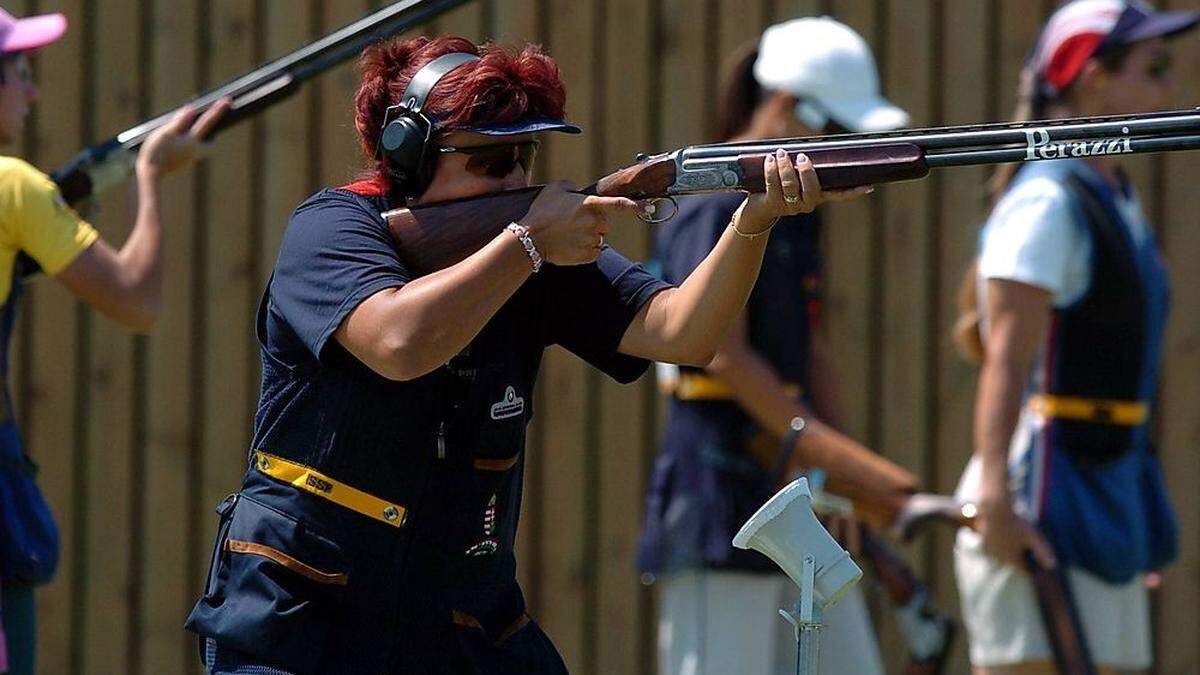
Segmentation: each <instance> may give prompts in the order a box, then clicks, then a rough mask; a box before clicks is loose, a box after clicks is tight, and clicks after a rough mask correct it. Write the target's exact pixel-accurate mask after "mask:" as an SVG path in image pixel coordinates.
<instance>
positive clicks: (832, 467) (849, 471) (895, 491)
mask: <svg viewBox="0 0 1200 675" xmlns="http://www.w3.org/2000/svg"><path fill="white" fill-rule="evenodd" d="M707 370H708V371H709V372H710V373H712V374H714V375H716V376H718V377H720V378H721V380H722V381H723V382H725V384H726V385H727V386H728V387H729V388H730V389H731V390H732V391H733V394H734V397H735V398H736V399H737V401H738V403H739V404H740V405H741V406H742V408H743V409H744V410H746V412H747V413H748V414H749V415H750V416H751V417H752V418H753V419H754V421H755V422H757V423H758V425H759V426H760V427H762V428H763V429H764V430H766V431H767V432H768V433H769V434H770V435H771V436H773V437H775V438H782V437H783V436H784V435H785V434H786V433H787V431H788V424H789V423H790V422H791V420H792V418H794V417H803V418H804V421H805V423H806V426H805V429H804V433H803V434H801V435H800V437H799V438H798V439H797V441H796V448H795V452H794V453H793V454H792V463H791V466H790V467H789V468H790V469H792V470H798V469H806V468H812V467H816V468H820V469H823V470H825V471H826V473H827V475H828V477H829V489H830V491H832V492H837V493H838V494H842V495H845V496H847V497H850V498H852V499H855V500H856V502H857V506H858V508H859V510H861V511H862V513H863V514H864V515H865V516H866V517H868V518H869V519H871V520H872V521H873V522H876V523H878V524H881V525H882V524H887V523H888V522H890V520H891V518H892V515H893V514H894V513H895V512H896V511H897V510H899V509H900V508H901V507H902V506H903V505H904V503H905V500H906V499H907V497H908V494H909V493H910V492H911V491H912V490H913V489H915V488H916V486H917V480H916V477H915V476H913V475H912V474H911V473H909V472H908V471H905V470H904V469H902V468H901V467H899V466H897V465H895V464H893V463H891V462H889V461H888V460H886V459H884V458H883V457H881V456H879V455H878V454H876V453H875V452H873V451H871V450H870V449H869V448H867V447H866V446H864V445H862V444H861V443H859V442H857V441H855V440H854V439H852V438H850V437H849V436H846V435H845V434H843V433H841V432H840V431H838V430H837V429H835V428H833V427H832V426H830V425H828V424H826V423H825V422H823V421H822V420H821V419H819V418H818V417H817V416H816V415H814V414H813V411H812V410H811V409H809V408H808V406H805V405H804V404H803V403H801V402H800V401H798V400H797V399H796V398H795V397H793V396H791V395H790V394H788V392H787V389H786V387H785V383H784V382H783V381H782V380H781V379H780V378H779V375H778V373H777V372H776V371H775V369H774V368H773V367H771V365H770V364H769V363H767V361H766V360H765V359H763V358H762V357H761V356H760V355H759V354H758V353H756V352H755V351H754V350H753V348H752V347H750V345H749V343H748V342H747V341H746V328H745V321H744V320H739V321H737V322H736V324H735V327H734V329H733V330H732V331H730V335H729V338H728V339H726V341H725V344H724V345H722V346H721V349H720V350H719V351H718V352H717V355H716V357H714V358H713V360H712V362H711V363H710V364H709V365H708V368H707ZM775 450H776V447H775V446H774V445H770V446H766V447H764V448H762V449H760V450H759V452H761V453H762V456H759V457H757V459H758V460H759V462H760V463H761V464H763V465H764V466H771V465H773V464H774V462H775V456H774V452H775Z"/></svg>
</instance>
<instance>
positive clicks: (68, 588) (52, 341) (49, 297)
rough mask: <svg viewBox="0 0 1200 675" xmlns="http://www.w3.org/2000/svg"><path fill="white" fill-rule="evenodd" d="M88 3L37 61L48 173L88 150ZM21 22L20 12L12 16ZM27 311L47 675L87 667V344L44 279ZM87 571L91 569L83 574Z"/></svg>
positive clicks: (76, 7) (37, 117) (76, 319)
mask: <svg viewBox="0 0 1200 675" xmlns="http://www.w3.org/2000/svg"><path fill="white" fill-rule="evenodd" d="M83 5H84V0H72V1H70V2H61V3H57V5H56V9H57V10H58V11H61V12H62V13H63V14H65V15H66V16H67V21H68V23H69V24H70V26H71V29H70V30H69V31H68V32H67V34H66V36H65V37H64V38H63V39H62V41H60V42H59V43H57V44H55V45H53V46H52V47H48V48H46V49H42V50H40V51H39V52H38V53H37V56H36V57H35V59H34V64H35V68H36V71H37V78H38V88H39V90H40V91H41V100H42V105H40V106H38V107H37V108H36V109H35V111H34V113H33V117H34V123H35V126H36V142H35V145H36V147H37V151H38V153H37V155H36V156H35V157H33V158H31V159H32V161H33V162H34V163H35V164H37V165H38V166H39V167H40V168H41V169H43V170H45V171H50V170H53V169H54V168H57V167H59V166H61V165H63V164H64V163H66V162H67V160H69V159H70V158H71V156H72V155H74V153H76V152H77V151H78V150H79V148H80V147H81V145H82V143H83V142H84V140H85V139H84V132H85V130H84V125H83V111H84V110H86V109H87V108H88V101H87V100H85V97H84V95H83V93H82V92H83V91H84V87H83V83H84V81H85V79H86V78H87V76H88V75H87V73H85V72H84V71H83V69H81V68H80V64H81V63H82V62H83V61H82V56H83V54H84V53H85V51H86V41H85V27H84V22H83V16H84V6H83ZM11 10H12V11H13V12H16V13H20V11H21V10H20V9H18V8H15V7H14V8H11ZM27 290H28V296H27V298H26V302H25V305H24V307H23V308H22V311H24V312H27V313H28V314H29V315H30V317H31V321H30V323H31V324H32V331H31V332H32V335H31V341H30V345H31V346H30V349H29V350H28V351H27V352H26V353H25V358H26V359H28V361H29V364H28V366H27V369H28V373H29V379H28V381H27V383H26V393H27V397H25V398H24V399H22V400H18V401H17V402H16V403H17V405H18V406H19V407H20V408H21V409H22V417H23V419H22V421H23V422H24V423H25V424H24V427H23V428H22V430H21V431H22V434H23V435H24V438H25V447H26V450H27V451H28V452H29V453H30V454H31V455H32V456H33V457H34V458H35V459H36V460H37V462H38V463H39V464H40V465H41V467H42V468H41V472H40V473H39V475H38V477H39V483H40V485H41V488H42V490H43V492H44V493H45V495H46V499H47V500H48V502H49V503H50V508H51V509H52V510H53V512H54V516H55V519H56V521H57V522H58V528H59V537H60V541H61V546H62V552H61V557H60V559H59V567H58V574H57V576H56V577H55V579H54V580H53V581H52V582H51V583H50V584H48V585H46V586H44V587H42V588H39V589H38V591H37V605H38V607H37V613H38V652H37V663H38V667H39V669H40V670H41V672H46V673H66V672H70V669H71V666H72V663H79V662H81V661H82V658H81V654H80V650H79V643H78V642H77V641H76V637H77V634H76V630H77V628H78V625H79V624H78V619H77V618H76V617H81V616H82V612H81V611H80V609H81V603H80V602H79V600H80V598H81V597H82V584H83V582H84V580H83V578H82V576H83V575H81V574H78V573H77V572H79V571H80V569H79V568H80V566H79V564H78V563H79V562H80V561H81V560H86V558H82V557H81V556H80V555H79V548H80V547H79V544H80V543H82V535H83V532H82V530H81V529H80V528H78V527H77V525H78V515H79V510H78V508H77V506H78V504H77V500H78V499H80V498H81V496H82V491H81V490H80V489H78V488H79V487H80V485H79V483H80V482H81V481H80V480H79V478H80V477H81V474H80V468H81V466H80V464H79V462H78V454H79V453H78V450H79V449H80V446H79V444H78V443H77V440H78V438H79V424H80V410H79V407H78V401H79V398H78V396H77V393H78V391H79V389H78V388H79V386H80V385H81V382H82V379H83V378H82V377H80V376H79V373H80V365H81V364H82V362H83V361H82V356H83V349H84V346H83V345H82V344H81V343H80V326H81V324H80V309H79V306H80V303H79V302H78V301H76V300H75V299H74V296H72V295H71V293H70V292H69V291H67V290H66V288H65V287H63V286H62V285H60V284H58V283H56V282H54V281H53V280H50V279H46V278H41V279H39V280H38V281H36V282H34V283H32V284H30V285H29V286H27ZM83 571H86V570H83Z"/></svg>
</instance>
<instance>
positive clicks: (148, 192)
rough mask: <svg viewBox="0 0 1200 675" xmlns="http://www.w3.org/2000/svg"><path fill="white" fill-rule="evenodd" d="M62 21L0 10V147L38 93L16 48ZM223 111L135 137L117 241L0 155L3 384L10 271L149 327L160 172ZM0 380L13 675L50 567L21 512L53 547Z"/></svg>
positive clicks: (45, 39)
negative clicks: (42, 279)
mask: <svg viewBox="0 0 1200 675" xmlns="http://www.w3.org/2000/svg"><path fill="white" fill-rule="evenodd" d="M66 27H67V21H66V18H65V17H63V16H62V15H61V14H47V15H43V16H35V17H29V18H23V19H17V18H14V17H13V16H11V15H10V14H8V13H7V12H5V11H4V10H3V9H0V146H10V145H12V144H13V143H14V142H16V141H17V140H18V139H19V138H21V135H22V132H23V130H24V127H25V119H26V117H27V116H28V115H29V111H30V106H31V105H32V104H33V103H34V102H35V101H37V99H38V89H37V86H36V85H35V84H34V83H33V80H32V77H31V75H30V69H29V61H28V52H30V51H31V50H34V49H37V48H39V47H42V46H45V45H48V44H50V43H52V42H54V41H56V40H58V39H59V38H60V37H62V35H63V33H64V32H65V31H66ZM227 109H228V102H227V101H222V102H221V103H219V104H217V105H215V106H213V107H212V108H210V109H209V110H208V111H206V112H205V113H204V114H202V115H201V114H198V113H197V111H195V110H193V109H191V108H188V107H184V108H182V109H180V110H179V112H177V113H176V114H175V117H174V118H173V119H172V121H171V122H170V123H169V124H167V125H166V126H164V127H163V128H162V129H160V130H158V131H156V132H155V133H154V134H152V135H151V136H150V137H149V138H147V139H146V141H145V143H143V145H142V147H141V151H140V152H139V154H138V157H137V163H136V172H135V173H136V179H135V180H136V187H137V199H136V203H137V215H136V217H135V220H134V224H133V228H132V230H131V231H130V233H129V237H128V238H127V239H126V241H125V243H124V244H123V245H122V246H121V247H120V248H115V247H113V246H110V245H109V244H108V243H107V242H105V241H104V239H103V238H101V236H100V234H99V233H98V232H97V231H96V230H95V228H93V227H92V226H91V225H90V224H88V223H87V222H86V221H85V220H83V219H82V218H81V217H80V216H79V215H78V214H77V213H76V212H75V211H74V210H73V209H71V208H70V207H69V206H68V205H67V204H66V202H65V201H64V200H63V198H62V195H61V194H60V193H59V190H58V188H57V186H55V184H54V182H53V181H51V180H50V178H49V177H48V176H47V175H46V174H44V173H42V172H41V171H39V170H37V169H36V168H34V167H33V166H31V165H30V164H29V163H27V162H25V161H24V160H21V159H19V158H17V157H4V156H0V378H2V379H3V381H4V382H7V380H8V377H7V375H8V344H9V339H10V336H11V333H12V327H13V324H14V317H15V316H16V308H17V304H18V301H19V299H20V296H21V286H22V279H23V278H24V277H26V276H27V275H28V274H29V273H30V272H31V271H33V270H36V269H37V268H40V269H41V271H42V272H44V273H45V274H46V275H47V276H50V277H52V278H54V279H55V280H56V281H58V282H60V283H62V284H63V285H64V286H66V287H67V288H68V289H70V290H71V292H72V293H74V294H75V295H76V296H78V297H79V298H82V299H83V300H85V301H87V302H88V304H90V305H91V306H93V307H95V308H96V309H98V310H100V311H101V312H102V313H103V314H105V315H107V316H109V317H111V318H112V319H114V320H116V321H117V322H119V323H120V324H121V325H123V326H126V327H128V328H130V329H131V330H135V331H146V330H149V329H150V328H152V327H153V326H154V322H155V320H156V318H157V316H158V312H159V306H160V303H161V297H162V293H161V287H162V265H161V260H162V237H163V231H162V230H163V228H162V223H161V219H160V215H159V183H160V180H161V178H162V177H163V176H164V175H166V174H168V173H170V172H172V171H175V170H177V169H179V168H182V167H183V166H186V165H187V164H189V163H190V162H192V161H193V160H194V159H195V157H196V155H197V150H198V148H199V145H200V141H201V140H202V139H203V138H205V137H206V136H207V135H208V133H209V132H210V131H211V130H212V129H213V128H214V126H215V124H216V122H217V120H218V119H219V118H220V116H221V115H222V114H223V113H224V111H225V110H227ZM34 263H36V265H35V264H34ZM5 389H6V387H4V388H0V393H3V394H4V395H3V397H2V400H0V515H2V516H3V519H2V520H0V590H2V598H0V608H2V610H3V620H4V628H5V633H6V635H5V643H6V646H7V652H8V672H9V673H10V674H16V675H21V674H24V673H33V672H34V671H35V668H34V646H35V643H36V631H35V626H36V617H35V614H34V603H33V590H32V589H33V586H34V585H35V584H37V583H41V582H44V581H46V580H47V579H46V577H47V576H48V575H49V574H50V573H52V570H53V564H52V563H51V564H50V565H48V566H47V565H45V564H40V565H39V564H37V559H36V557H30V556H26V557H25V558H22V553H24V552H25V551H23V550H22V548H21V546H20V543H21V542H22V538H23V537H30V536H32V535H29V532H31V531H33V530H37V529H38V528H37V527H34V526H31V525H30V519H31V518H34V517H40V518H42V519H44V520H43V522H40V523H36V525H40V530H41V531H42V532H43V533H45V532H49V533H51V536H48V537H43V539H44V540H53V541H54V542H55V544H54V545H52V546H51V548H52V549H53V550H52V552H53V553H54V556H56V555H57V551H56V535H54V534H53V532H54V530H53V523H52V522H45V519H48V518H49V514H48V512H47V511H46V510H45V509H44V504H43V503H42V501H41V495H40V494H39V493H38V492H37V489H36V487H34V485H33V483H32V481H31V480H29V478H28V476H22V475H20V474H21V472H22V468H23V467H27V466H28V459H27V458H26V457H25V454H24V452H23V450H22V447H21V440H20V436H19V435H18V433H17V430H16V427H15V425H14V421H13V415H12V406H11V402H10V399H9V397H8V396H7V392H6V391H5ZM3 472H8V473H7V475H4V474H3ZM30 514H33V515H32V516H31V515H30ZM23 519H24V520H23ZM44 557H45V556H43V558H44ZM31 561H32V562H31ZM23 577H24V578H23ZM0 653H3V652H2V651H0Z"/></svg>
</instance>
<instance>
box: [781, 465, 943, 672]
mask: <svg viewBox="0 0 1200 675" xmlns="http://www.w3.org/2000/svg"><path fill="white" fill-rule="evenodd" d="M792 452H793V450H792V447H791V445H790V444H784V445H781V447H780V449H779V458H780V459H783V458H787V457H790V456H791V454H792ZM776 464H777V466H778V465H781V464H782V462H777V463H776ZM775 474H776V475H777V476H781V475H782V472H780V471H779V470H778V469H777V470H776V471H775ZM825 479H826V473H825V472H824V471H823V470H821V469H810V470H809V471H808V482H809V486H810V488H809V489H810V490H812V505H813V511H815V512H817V514H819V515H824V516H853V515H854V513H855V508H856V506H857V504H856V502H855V501H854V500H851V499H847V498H845V497H842V496H838V495H833V494H830V493H828V492H825V489H824V487H825ZM921 497H929V498H930V499H931V500H933V501H937V499H938V498H939V495H925V494H916V495H913V496H912V498H910V501H913V500H915V501H916V502H917V503H929V500H922V499H920V498H921ZM903 512H904V511H903V510H902V513H903ZM858 535H859V537H858V538H859V552H858V553H859V555H858V557H859V558H861V560H862V562H864V563H866V565H867V566H868V567H870V568H871V572H872V573H873V574H874V577H875V580H876V582H877V583H878V584H879V585H880V586H881V587H882V588H883V590H884V591H885V592H886V593H887V596H888V602H889V603H890V604H891V607H892V615H893V616H894V617H895V618H896V623H897V624H898V625H899V626H900V632H901V634H902V635H903V636H904V642H905V646H906V647H907V648H908V658H909V660H908V664H907V665H906V666H905V667H904V675H941V674H942V673H943V672H945V668H946V661H947V659H948V658H949V656H950V649H951V648H952V647H953V646H954V635H955V633H956V632H957V630H958V625H957V624H956V623H955V621H954V619H952V618H950V617H949V616H947V615H945V614H941V613H939V612H938V611H937V610H936V609H935V608H934V606H933V602H932V597H931V594H930V592H929V588H928V587H927V586H926V585H925V584H924V582H922V581H921V580H920V578H918V577H917V575H916V573H915V572H913V570H912V568H911V567H909V566H908V563H907V562H905V561H904V558H902V557H900V554H898V553H897V552H896V551H895V550H894V549H893V548H892V547H891V546H890V545H889V544H888V543H887V542H886V541H884V540H883V538H882V537H880V536H879V535H878V534H876V533H875V530H874V529H873V528H871V527H870V526H869V525H867V524H866V523H860V524H859V530H858Z"/></svg>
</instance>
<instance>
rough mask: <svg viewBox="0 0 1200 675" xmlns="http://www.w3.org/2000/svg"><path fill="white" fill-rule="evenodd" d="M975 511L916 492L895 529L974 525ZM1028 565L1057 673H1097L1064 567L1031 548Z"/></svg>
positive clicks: (905, 534)
mask: <svg viewBox="0 0 1200 675" xmlns="http://www.w3.org/2000/svg"><path fill="white" fill-rule="evenodd" d="M976 513H977V511H976V508H975V505H974V504H967V503H963V502H959V501H958V500H956V499H954V498H952V497H943V496H940V495H914V496H913V499H911V500H910V504H909V505H908V506H906V507H905V508H904V509H902V510H901V512H900V515H899V516H898V517H897V519H896V525H895V529H896V531H897V532H898V533H899V534H900V536H901V538H902V539H904V540H905V541H908V540H911V539H912V538H913V537H915V536H916V535H917V534H919V533H920V532H921V531H922V530H923V529H925V527H926V526H928V525H932V524H934V523H939V522H940V523H948V524H951V525H954V526H955V527H974V525H975V514H976ZM1025 567H1026V570H1027V571H1028V572H1029V577H1030V581H1032V583H1033V590H1034V595H1036V596H1037V603H1038V613H1039V614H1040V615H1041V617H1042V624H1043V625H1044V626H1045V628H1046V634H1047V635H1048V636H1049V638H1050V648H1051V651H1052V652H1053V653H1054V662H1055V664H1056V665H1057V666H1058V672H1059V673H1061V674H1062V675H1096V666H1095V664H1094V663H1093V662H1092V655H1091V651H1090V650H1089V649H1088V645H1087V638H1086V636H1085V635H1084V632H1083V623H1082V622H1081V621H1080V619H1079V612H1078V610H1077V609H1076V608H1075V602H1074V600H1073V599H1072V597H1071V587H1070V586H1069V585H1068V584H1067V579H1066V577H1065V576H1064V574H1063V571H1062V568H1059V567H1054V568H1047V567H1043V566H1042V564H1041V563H1040V562H1038V559H1037V557H1036V556H1034V555H1033V554H1032V553H1030V552H1029V551H1026V552H1025Z"/></svg>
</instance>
